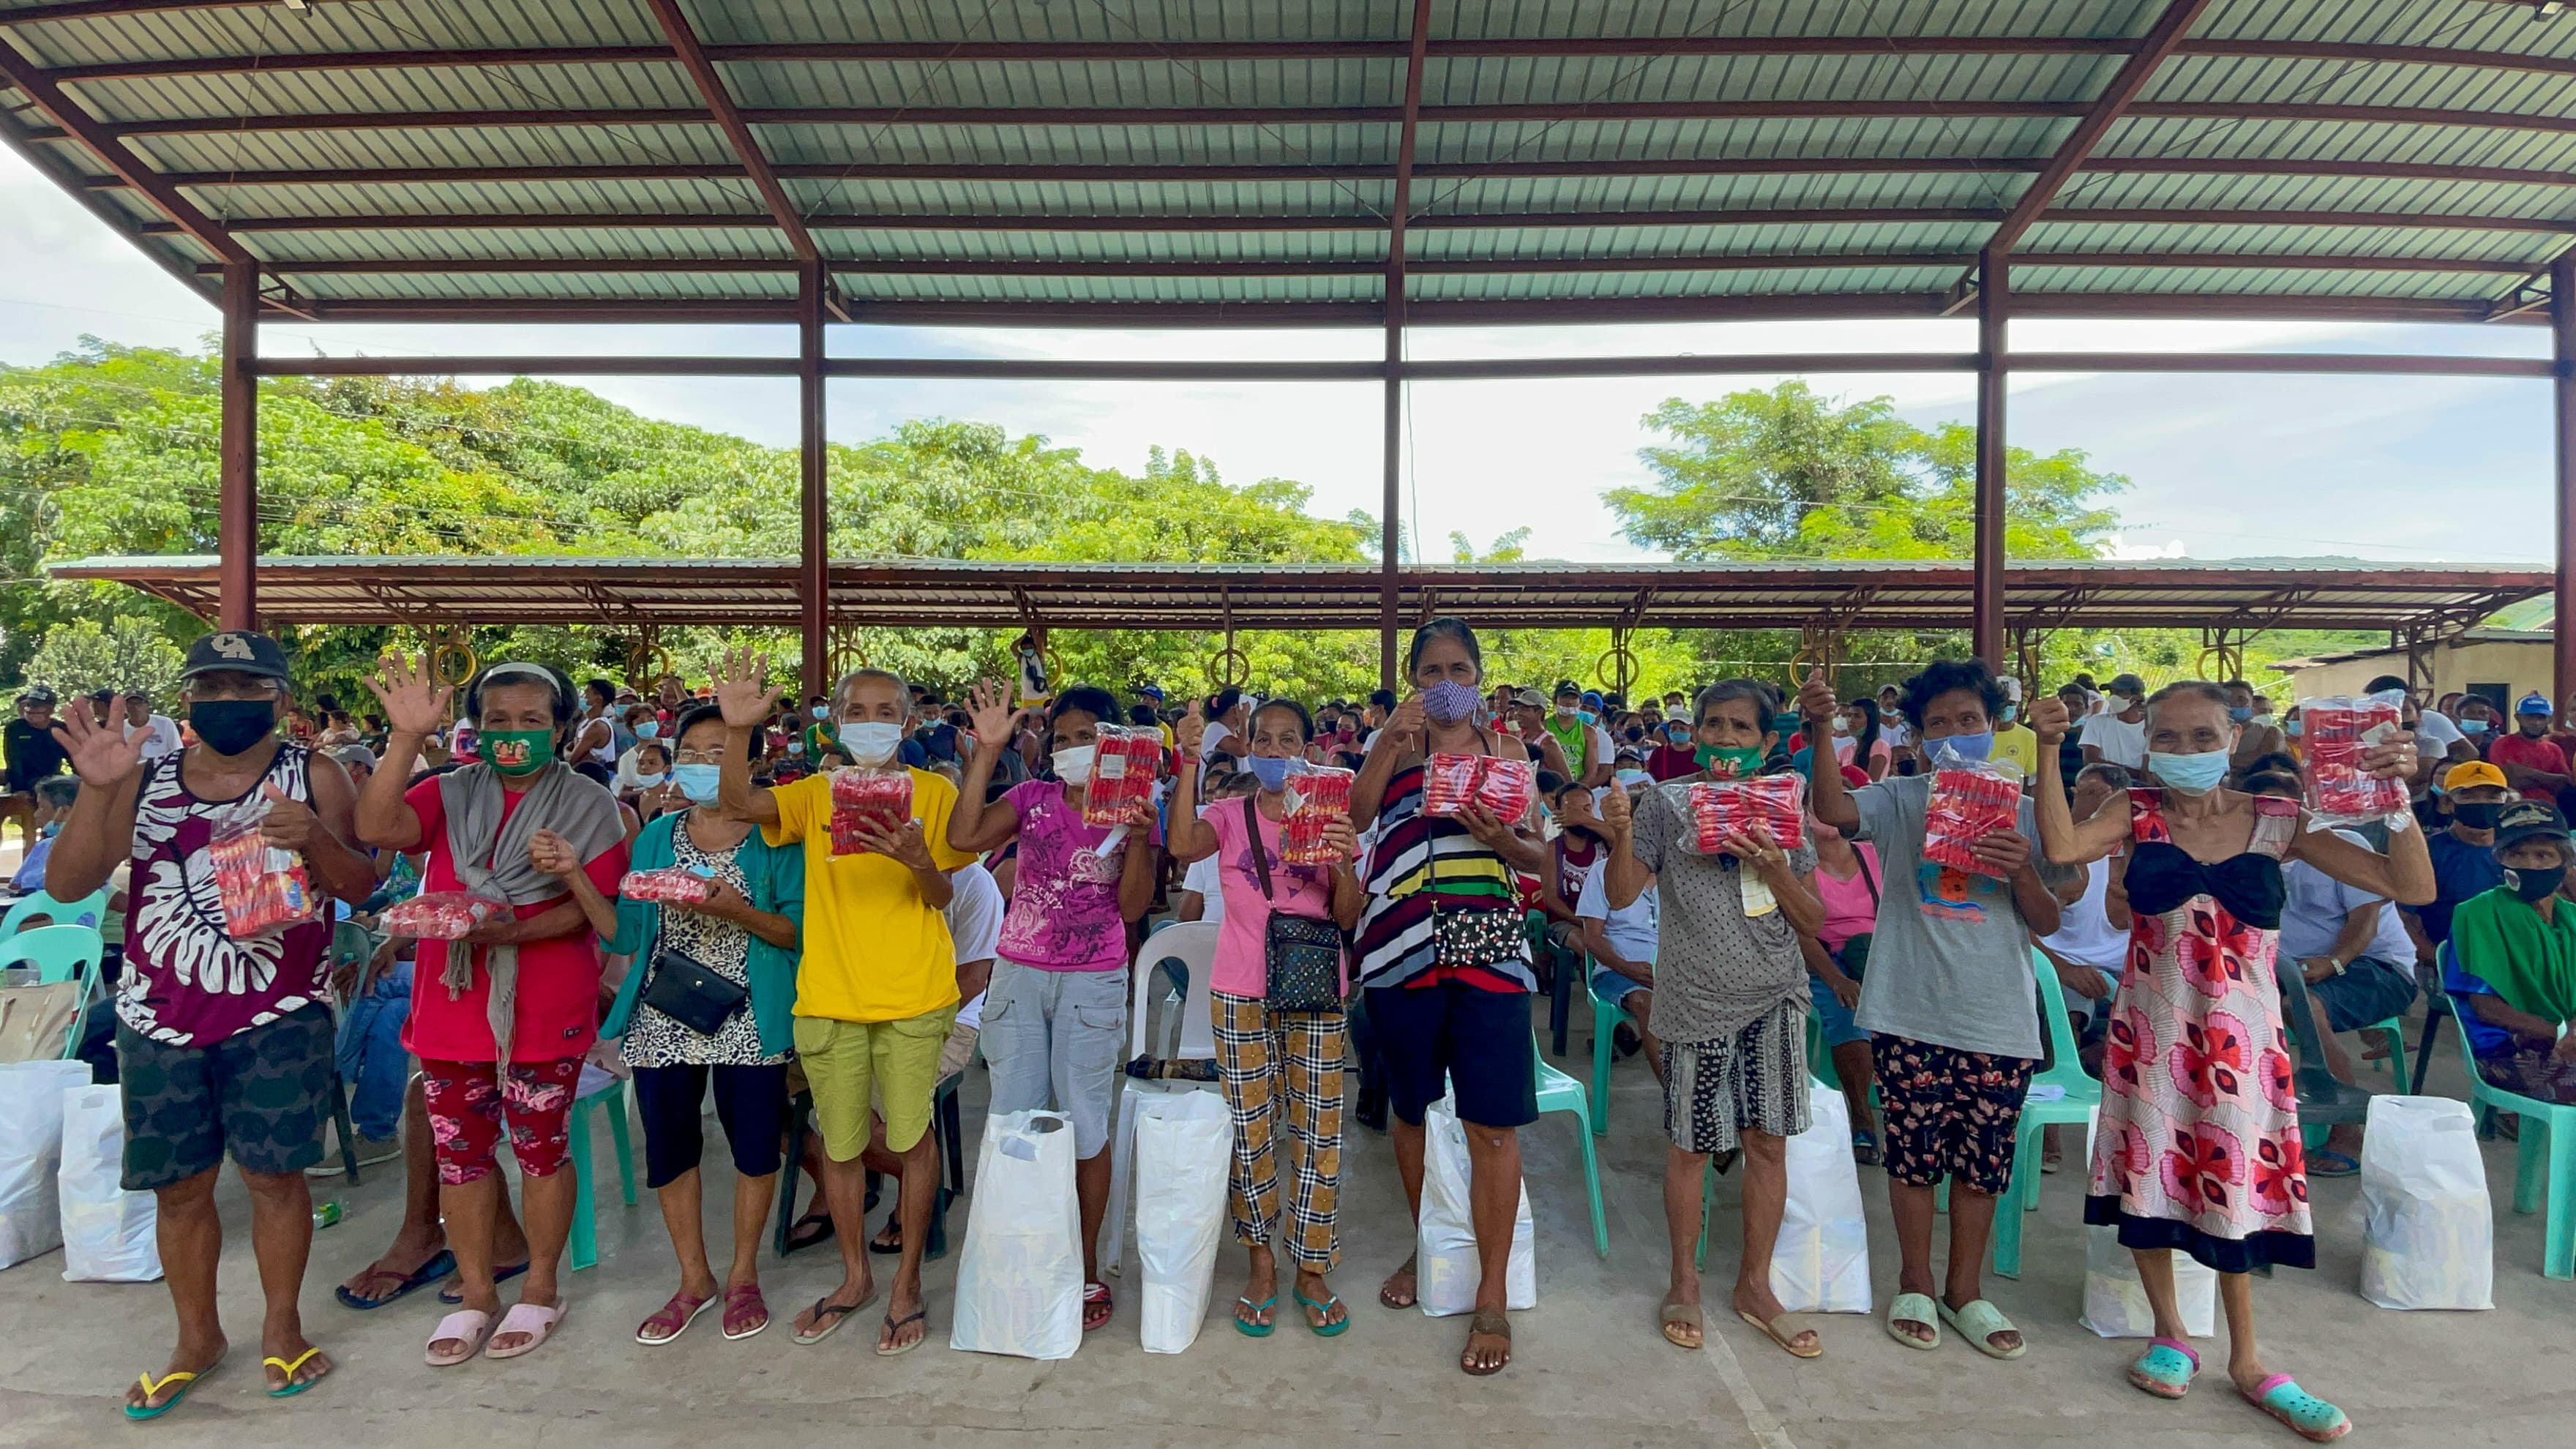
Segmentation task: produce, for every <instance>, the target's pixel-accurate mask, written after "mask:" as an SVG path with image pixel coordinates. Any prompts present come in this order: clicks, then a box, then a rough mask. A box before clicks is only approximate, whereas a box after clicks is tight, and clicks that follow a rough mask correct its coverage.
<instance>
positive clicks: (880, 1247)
mask: <svg viewBox="0 0 2576 1449" xmlns="http://www.w3.org/2000/svg"><path fill="white" fill-rule="evenodd" d="M888 1233H891V1234H893V1235H894V1238H893V1241H891V1242H889V1241H887V1239H886V1234H888ZM868 1251H869V1252H871V1253H878V1254H885V1255H891V1254H895V1253H900V1252H902V1251H903V1224H901V1223H888V1224H886V1225H885V1231H884V1232H880V1233H878V1234H877V1235H876V1236H875V1237H873V1238H870V1239H868Z"/></svg>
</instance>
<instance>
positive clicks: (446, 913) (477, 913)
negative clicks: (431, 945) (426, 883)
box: [382, 891, 510, 941]
mask: <svg viewBox="0 0 2576 1449" xmlns="http://www.w3.org/2000/svg"><path fill="white" fill-rule="evenodd" d="M509 909H510V905H509V902H507V901H496V900H494V899H492V898H491V897H490V896H484V895H476V894H475V893H474V892H472V891H423V892H421V893H420V894H419V895H416V896H413V897H412V898H411V899H410V900H407V901H401V902H397V903H396V904H394V905H390V906H387V907H385V913H384V916H383V917H382V924H383V926H384V928H385V934H386V935H388V936H408V937H411V938H413V939H415V940H421V941H461V940H463V939H464V938H465V935H466V933H467V932H470V931H472V930H473V929H474V928H475V927H476V926H479V925H481V924H483V923H484V922H485V921H488V920H491V919H492V918H493V917H495V916H498V915H501V914H503V913H504V912H506V911H508V910H509Z"/></svg>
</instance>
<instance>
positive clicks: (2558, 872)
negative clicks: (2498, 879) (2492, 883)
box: [2504, 865, 2567, 904]
mask: <svg viewBox="0 0 2576 1449" xmlns="http://www.w3.org/2000/svg"><path fill="white" fill-rule="evenodd" d="M2566 878H2567V867H2565V866H2563V865H2553V866H2548V867H2545V868H2543V867H2538V866H2523V867H2519V868H2517V867H2510V866H2509V867H2507V868H2506V870H2505V873H2504V881H2505V884H2506V885H2509V886H2511V887H2513V893H2514V894H2515V895H2518V896H2520V897H2522V898H2523V899H2524V900H2526V901H2531V902H2533V903H2535V904H2537V903H2538V902H2540V901H2544V900H2547V899H2548V898H2549V896H2550V893H2551V892H2553V891H2555V890H2557V889H2558V883H2559V882H2560V881H2563V880H2565V879H2566Z"/></svg>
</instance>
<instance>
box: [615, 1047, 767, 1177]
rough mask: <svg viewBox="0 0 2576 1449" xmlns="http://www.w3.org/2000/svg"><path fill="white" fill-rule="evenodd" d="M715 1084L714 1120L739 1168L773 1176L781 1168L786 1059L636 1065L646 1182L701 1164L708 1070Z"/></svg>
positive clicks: (752, 1174) (747, 1172) (680, 1173)
mask: <svg viewBox="0 0 2576 1449" xmlns="http://www.w3.org/2000/svg"><path fill="white" fill-rule="evenodd" d="M710 1075H713V1076H714V1078H715V1085H716V1121H717V1122H719V1123H721V1124H722V1125H723V1127H724V1134H725V1143H726V1145H727V1146H728V1147H730V1148H732V1149H733V1170H734V1171H735V1172H737V1173H740V1174H741V1175H743V1176H744V1177H767V1176H768V1175H769V1174H771V1173H773V1172H776V1171H777V1170H778V1163H779V1157H778V1153H779V1146H778V1144H779V1139H780V1137H781V1136H782V1135H783V1134H784V1133H785V1132H786V1130H787V1064H786V1063H785V1062H781V1063H779V1064H778V1065H776V1066H772V1067H758V1066H753V1067H637V1068H636V1069H635V1109H636V1112H637V1113H638V1114H639V1115H641V1116H642V1117H643V1119H644V1185H645V1186H647V1187H654V1188H660V1187H668V1186H669V1185H671V1184H672V1183H674V1182H676V1181H678V1180H679V1179H680V1178H682V1177H684V1176H686V1175H687V1174H689V1173H690V1172H692V1171H694V1170H696V1168H697V1165H698V1158H699V1155H700V1154H701V1153H702V1152H704V1151H705V1146H706V1144H705V1136H704V1134H703V1133H702V1132H701V1131H700V1130H699V1113H700V1108H701V1105H702V1104H703V1103H704V1102H705V1101H706V1096H707V1078H708V1077H709V1076H710Z"/></svg>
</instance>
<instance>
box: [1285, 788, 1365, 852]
mask: <svg viewBox="0 0 2576 1449" xmlns="http://www.w3.org/2000/svg"><path fill="white" fill-rule="evenodd" d="M1357 778H1359V777H1358V776H1357V775H1356V774H1354V773H1352V772H1351V771H1349V770H1337V769H1332V768H1329V767H1318V768H1316V769H1311V770H1306V771H1304V772H1302V773H1299V774H1295V775H1291V776H1289V777H1288V813H1287V814H1286V815H1285V816H1283V817H1281V819H1280V821H1279V828H1280V837H1281V842H1280V851H1279V857H1280V859H1282V860H1285V861H1287V862H1288V863H1289V864H1290V865H1331V864H1333V863H1335V862H1336V861H1339V860H1340V859H1341V858H1342V857H1341V854H1340V852H1339V851H1336V850H1333V849H1330V848H1328V847H1327V846H1326V845H1325V844H1324V827H1325V826H1327V825H1329V824H1331V823H1333V822H1334V821H1337V820H1338V821H1343V822H1348V821H1349V820H1350V818H1351V781H1353V780H1355V779H1357Z"/></svg>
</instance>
